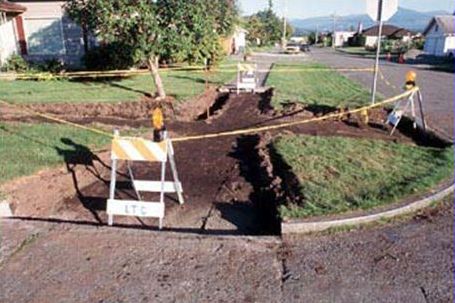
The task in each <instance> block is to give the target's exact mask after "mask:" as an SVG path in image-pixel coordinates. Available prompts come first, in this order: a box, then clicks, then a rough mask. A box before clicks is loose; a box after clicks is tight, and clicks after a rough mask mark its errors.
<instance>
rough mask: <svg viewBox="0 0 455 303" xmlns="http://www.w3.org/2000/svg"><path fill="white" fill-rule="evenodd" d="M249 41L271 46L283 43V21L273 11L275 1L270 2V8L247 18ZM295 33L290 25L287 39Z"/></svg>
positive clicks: (270, 0)
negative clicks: (257, 41)
mask: <svg viewBox="0 0 455 303" xmlns="http://www.w3.org/2000/svg"><path fill="white" fill-rule="evenodd" d="M247 30H248V32H249V35H248V39H249V40H250V41H251V42H255V41H256V40H258V39H259V40H260V41H261V43H262V44H265V45H270V44H273V43H275V42H279V41H281V39H282V38H283V20H282V19H281V18H279V17H278V16H277V15H276V13H275V12H274V11H273V1H272V0H269V5H268V8H267V9H265V10H262V11H259V12H257V13H256V14H254V15H252V16H251V17H248V18H247ZM292 33H293V29H292V27H291V26H290V25H289V24H288V26H287V28H286V37H287V38H289V37H290V36H291V35H292Z"/></svg>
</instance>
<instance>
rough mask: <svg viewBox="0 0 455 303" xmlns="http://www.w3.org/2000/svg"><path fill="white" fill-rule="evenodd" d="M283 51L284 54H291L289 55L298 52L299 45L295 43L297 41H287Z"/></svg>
mask: <svg viewBox="0 0 455 303" xmlns="http://www.w3.org/2000/svg"><path fill="white" fill-rule="evenodd" d="M284 52H285V53H286V54H291V55H292V54H298V53H300V45H299V44H297V43H292V42H291V43H288V44H287V45H286V48H285V50H284Z"/></svg>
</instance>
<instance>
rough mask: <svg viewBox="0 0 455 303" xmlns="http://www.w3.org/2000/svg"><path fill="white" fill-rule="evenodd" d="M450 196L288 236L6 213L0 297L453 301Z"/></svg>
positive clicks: (0, 254) (37, 299) (1, 227)
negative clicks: (407, 211)
mask: <svg viewBox="0 0 455 303" xmlns="http://www.w3.org/2000/svg"><path fill="white" fill-rule="evenodd" d="M452 229H453V209H452V203H451V201H448V202H447V203H445V204H444V205H443V206H441V207H439V208H437V209H436V210H432V211H426V212H422V213H420V214H419V215H416V216H414V217H413V218H410V219H409V220H407V221H403V222H397V223H393V224H389V225H385V226H379V227H378V226H376V227H370V228H368V229H364V230H360V231H353V232H345V233H334V234H328V235H312V236H305V237H297V238H289V239H284V241H281V240H280V239H279V238H274V237H267V238H264V237H257V238H252V237H216V236H195V235H186V234H175V233H161V232H153V231H152V232H150V231H144V230H127V229H120V228H115V227H112V228H108V227H100V228H96V227H93V226H78V225H70V224H51V223H43V222H21V221H14V220H3V221H1V220H0V230H1V231H2V234H1V249H0V302H5V303H9V302H15V303H17V302H267V303H268V302H347V303H352V302H423V303H425V302H452V300H453V297H452V293H453V285H452V273H453V263H452V260H453V241H452V239H453V231H452Z"/></svg>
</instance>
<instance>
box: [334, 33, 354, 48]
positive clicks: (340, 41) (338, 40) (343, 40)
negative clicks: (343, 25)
mask: <svg viewBox="0 0 455 303" xmlns="http://www.w3.org/2000/svg"><path fill="white" fill-rule="evenodd" d="M356 33H357V32H341V31H340V32H335V35H334V47H343V46H345V45H346V44H347V43H348V41H349V39H350V38H352V37H354V35H355V34H356Z"/></svg>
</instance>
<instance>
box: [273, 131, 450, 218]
mask: <svg viewBox="0 0 455 303" xmlns="http://www.w3.org/2000/svg"><path fill="white" fill-rule="evenodd" d="M272 148H273V149H274V151H275V152H274V154H275V158H276V159H275V160H274V161H275V162H276V163H275V166H277V165H279V166H280V167H287V168H288V169H287V172H286V176H288V177H287V178H288V179H289V178H291V179H294V180H297V184H298V186H297V187H296V188H293V189H292V190H293V191H294V192H296V193H295V194H296V195H297V196H298V197H299V199H297V200H298V201H288V202H287V203H286V204H285V205H282V206H281V208H280V212H281V215H282V216H283V217H286V218H306V217H310V216H320V215H329V214H335V213H343V212H347V211H351V210H357V209H363V210H366V209H371V208H374V207H377V206H381V205H384V204H388V203H394V202H398V201H399V200H400V199H403V198H405V197H406V196H409V195H412V194H419V193H424V192H425V191H426V190H429V189H430V188H432V187H434V186H435V185H437V184H438V183H440V182H442V181H444V180H447V179H449V178H451V177H452V178H453V168H454V151H453V148H452V147H450V148H446V149H437V148H427V147H420V146H412V145H405V144H397V143H392V142H383V141H376V140H367V139H351V138H339V137H307V136H284V137H280V138H279V139H277V140H276V141H275V142H274V144H273V147H272ZM289 176H291V177H289ZM286 181H287V182H286V184H288V183H289V180H286Z"/></svg>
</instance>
